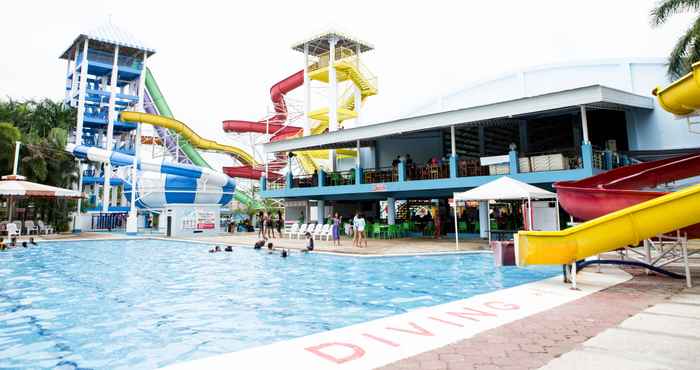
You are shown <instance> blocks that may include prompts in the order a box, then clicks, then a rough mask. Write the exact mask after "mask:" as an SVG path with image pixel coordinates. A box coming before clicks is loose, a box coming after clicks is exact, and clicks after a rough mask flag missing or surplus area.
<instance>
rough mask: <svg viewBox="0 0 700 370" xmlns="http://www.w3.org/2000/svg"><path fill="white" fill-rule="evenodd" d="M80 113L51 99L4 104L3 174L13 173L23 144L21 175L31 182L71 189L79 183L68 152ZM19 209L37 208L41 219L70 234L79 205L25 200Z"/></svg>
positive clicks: (0, 112)
mask: <svg viewBox="0 0 700 370" xmlns="http://www.w3.org/2000/svg"><path fill="white" fill-rule="evenodd" d="M75 114H76V112H75V110H74V109H69V108H66V107H64V106H63V105H62V104H61V103H59V102H54V101H51V100H48V99H44V100H40V101H35V100H26V101H15V100H11V99H10V100H8V101H1V100H0V174H1V175H4V174H9V173H10V172H11V171H12V164H13V159H14V151H15V142H16V141H18V140H19V141H21V142H22V146H21V147H20V148H21V149H20V166H19V171H18V172H19V174H20V175H23V176H26V177H27V180H29V181H34V182H40V183H43V184H47V185H52V186H58V187H63V188H71V187H72V186H73V184H74V183H75V182H76V181H77V179H78V166H77V163H76V161H75V159H74V158H73V157H72V156H71V155H70V154H69V153H67V152H66V151H65V146H66V143H67V142H68V132H69V130H70V129H71V128H72V127H73V126H74V125H75V119H76V116H75ZM18 206H19V207H28V206H29V207H34V209H35V214H36V215H37V218H40V219H43V220H45V221H47V222H50V223H51V224H53V225H54V226H55V228H56V229H57V230H67V229H68V227H69V221H70V220H69V215H70V212H71V211H73V210H74V209H75V201H57V200H52V199H24V200H21V201H20V204H18Z"/></svg>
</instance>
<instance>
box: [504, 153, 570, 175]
mask: <svg viewBox="0 0 700 370" xmlns="http://www.w3.org/2000/svg"><path fill="white" fill-rule="evenodd" d="M582 167H583V160H582V158H581V156H580V155H579V154H578V153H577V152H576V150H574V149H563V150H556V151H548V152H534V153H533V152H531V153H527V156H522V157H520V158H518V172H548V171H561V170H572V169H576V168H582Z"/></svg>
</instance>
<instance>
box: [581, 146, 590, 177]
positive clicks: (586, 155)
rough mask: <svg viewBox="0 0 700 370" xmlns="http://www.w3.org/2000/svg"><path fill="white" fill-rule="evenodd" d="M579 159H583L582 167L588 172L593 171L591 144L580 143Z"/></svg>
mask: <svg viewBox="0 0 700 370" xmlns="http://www.w3.org/2000/svg"><path fill="white" fill-rule="evenodd" d="M581 159H582V161H583V168H585V169H586V170H587V171H590V172H589V173H591V174H592V173H593V147H592V146H591V144H590V143H589V144H583V145H581Z"/></svg>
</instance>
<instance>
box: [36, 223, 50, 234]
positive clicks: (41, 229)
mask: <svg viewBox="0 0 700 370" xmlns="http://www.w3.org/2000/svg"><path fill="white" fill-rule="evenodd" d="M36 224H37V226H39V234H41V233H42V232H43V233H44V234H46V235H48V234H53V227H51V226H46V225H45V224H44V221H42V220H39V221H37V222H36Z"/></svg>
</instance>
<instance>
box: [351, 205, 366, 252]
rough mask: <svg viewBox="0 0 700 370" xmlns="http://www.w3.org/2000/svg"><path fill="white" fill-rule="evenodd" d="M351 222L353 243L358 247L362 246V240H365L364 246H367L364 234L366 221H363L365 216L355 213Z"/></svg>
mask: <svg viewBox="0 0 700 370" xmlns="http://www.w3.org/2000/svg"><path fill="white" fill-rule="evenodd" d="M353 224H354V226H355V240H354V244H356V245H357V246H358V247H362V242H363V241H364V242H365V247H366V246H367V238H366V236H365V226H366V225H367V223H366V222H365V217H364V216H363V215H362V214H361V213H359V212H358V213H357V214H355V218H354V219H353Z"/></svg>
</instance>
